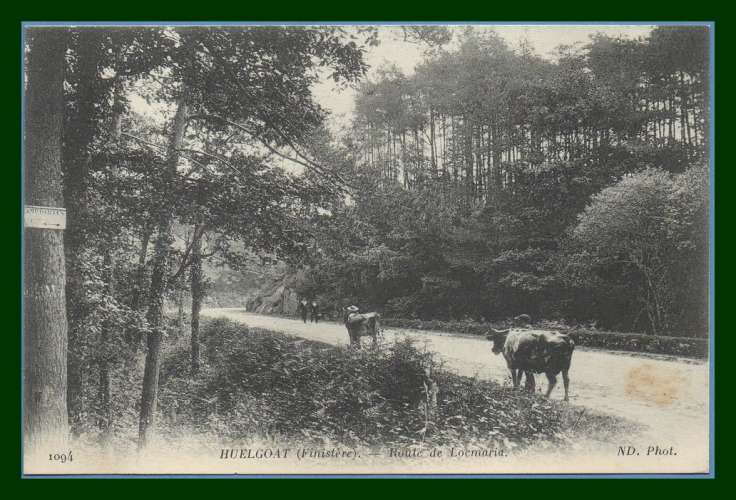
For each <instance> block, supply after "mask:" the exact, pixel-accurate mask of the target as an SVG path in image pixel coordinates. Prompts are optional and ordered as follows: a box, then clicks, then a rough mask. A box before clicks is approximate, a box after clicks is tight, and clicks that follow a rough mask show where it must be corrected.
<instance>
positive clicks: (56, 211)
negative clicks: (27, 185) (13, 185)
mask: <svg viewBox="0 0 736 500" xmlns="http://www.w3.org/2000/svg"><path fill="white" fill-rule="evenodd" d="M23 225H24V226H25V227H35V228H40V229H66V209H65V208H58V207H38V206H34V205H26V206H25V211H24V213H23Z"/></svg>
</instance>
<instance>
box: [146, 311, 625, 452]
mask: <svg viewBox="0 0 736 500" xmlns="http://www.w3.org/2000/svg"><path fill="white" fill-rule="evenodd" d="M203 330H204V331H206V342H207V346H206V349H205V350H204V353H205V359H204V360H203V368H202V371H201V373H200V376H199V377H198V378H196V379H190V378H189V377H188V375H187V370H186V367H187V366H188V356H187V355H186V354H187V353H186V349H187V346H186V345H184V344H182V345H179V346H176V347H175V349H174V350H173V351H172V352H171V353H169V354H168V356H167V357H166V360H165V362H164V366H163V369H162V378H161V398H160V401H161V404H160V409H161V412H162V413H163V414H164V415H166V414H168V413H169V412H171V408H172V407H175V409H176V411H177V412H178V415H179V420H178V423H179V425H186V426H187V427H188V428H189V429H198V430H199V431H201V432H204V433H209V434H215V435H216V436H217V437H218V438H219V439H223V438H225V439H232V440H242V439H243V437H245V436H250V437H256V436H282V437H285V438H287V439H290V440H295V441H300V442H308V443H315V444H316V443H321V444H324V443H325V442H340V443H344V444H346V445H349V446H355V445H366V446H377V445H383V446H390V445H398V446H405V445H414V444H419V443H421V442H424V443H431V444H433V445H469V444H483V445H484V446H500V447H509V446H517V445H525V444H531V443H535V442H538V441H540V440H542V441H544V442H545V443H553V442H556V443H563V442H566V441H567V440H569V438H570V436H571V434H570V433H571V432H572V431H569V430H568V429H569V428H570V426H569V424H570V421H571V419H572V418H581V422H579V423H578V425H577V426H574V428H575V431H574V432H575V433H583V432H585V429H586V422H588V419H594V418H604V419H608V420H606V422H607V427H608V428H610V429H612V430H615V429H619V428H620V427H621V425H622V424H621V422H620V421H619V420H616V419H613V418H612V417H594V416H584V417H580V416H579V415H578V412H575V411H574V409H573V408H572V407H570V406H569V405H561V404H559V403H557V402H555V401H549V400H546V399H542V398H540V397H538V396H536V395H532V394H527V393H523V392H518V391H513V390H511V389H509V388H507V387H502V386H500V385H498V384H496V383H494V382H491V381H479V380H475V379H469V378H466V377H461V376H458V375H455V374H452V373H449V372H446V371H443V370H442V369H441V367H439V366H437V363H436V362H435V360H434V359H433V357H432V355H431V353H428V352H426V351H423V350H421V349H419V348H417V347H416V345H415V344H414V342H413V341H412V340H410V339H404V340H400V341H398V342H396V343H394V344H392V345H391V346H389V347H381V346H379V347H377V348H371V349H363V350H354V349H348V348H337V347H331V346H326V345H323V344H318V343H314V342H310V341H306V340H301V339H297V338H294V337H289V336H286V335H283V334H280V333H273V332H268V331H264V330H259V329H253V328H248V327H245V326H241V325H237V324H235V323H232V322H229V321H226V320H214V321H210V322H208V323H207V324H206V325H205V326H204V328H203ZM181 366H183V367H185V368H184V369H181ZM427 369H429V370H430V372H431V373H432V374H433V375H432V377H433V379H434V380H435V382H437V384H438V386H439V393H438V406H437V410H436V413H435V416H434V419H433V421H432V422H431V425H430V426H429V427H428V426H427V421H426V413H425V409H424V407H423V406H422V402H423V401H425V397H426V393H425V382H426V381H427V378H426V377H427V373H428V372H427V371H426V370H427ZM591 421H592V420H591Z"/></svg>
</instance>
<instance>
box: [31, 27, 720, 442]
mask: <svg viewBox="0 0 736 500" xmlns="http://www.w3.org/2000/svg"><path fill="white" fill-rule="evenodd" d="M403 36H404V38H405V40H408V41H411V42H414V43H418V44H421V45H422V46H423V47H426V52H425V56H424V60H423V62H422V63H421V64H420V65H419V66H418V67H417V68H416V71H415V73H413V74H412V75H410V76H408V75H404V74H402V73H401V72H400V71H399V70H398V69H397V68H394V67H385V68H383V69H382V70H380V71H379V72H378V73H377V77H376V78H374V79H371V80H365V79H364V77H365V74H366V71H367V69H368V68H367V65H366V63H365V61H364V54H365V50H367V48H368V47H370V46H372V45H376V44H377V43H379V40H378V37H377V33H376V30H375V29H372V28H368V27H365V28H354V29H350V30H346V29H344V28H342V27H338V26H332V27H274V26H271V27H246V28H243V27H177V28H165V27H144V26H136V27H126V28H102V27H79V28H33V29H31V30H28V32H27V33H26V47H25V55H26V66H25V67H26V75H25V76H26V82H25V85H26V109H25V113H26V117H27V120H26V130H25V146H26V165H25V172H26V181H25V194H26V201H27V203H28V204H32V205H41V206H56V207H60V206H63V207H65V208H66V210H67V228H66V230H65V231H64V232H63V233H61V232H60V231H56V230H46V229H33V228H31V229H26V230H25V242H26V243H25V249H26V255H25V281H24V287H25V289H24V297H25V312H24V314H25V337H24V338H25V346H24V349H25V351H24V352H25V364H24V366H25V372H24V377H25V378H24V380H25V386H24V387H25V393H24V401H25V408H26V411H25V413H24V415H25V418H24V429H25V434H24V435H25V436H26V438H27V440H26V442H27V444H31V445H32V446H36V444H35V443H34V440H38V441H40V442H42V441H43V439H44V436H46V435H48V434H53V435H56V436H59V435H67V433H69V432H70V434H71V435H72V436H79V435H82V434H85V433H88V432H92V433H94V434H95V435H97V436H99V438H100V440H101V442H102V443H105V442H106V440H108V439H109V436H110V435H111V434H112V432H113V430H114V429H115V427H116V426H118V425H122V424H121V423H120V422H118V421H117V420H116V419H119V418H121V417H120V415H126V414H127V413H129V412H130V411H135V412H137V415H136V420H137V422H138V446H140V447H141V448H142V447H144V446H145V445H146V444H147V443H148V442H149V441H150V438H151V433H152V430H153V429H154V427H155V425H154V424H155V418H156V413H157V398H158V392H157V391H158V385H159V372H160V366H161V362H162V359H161V355H162V343H165V342H166V339H167V338H168V335H170V334H172V331H178V332H179V333H182V331H184V330H186V332H187V334H190V335H191V374H192V376H196V374H197V372H198V370H199V345H200V340H201V339H199V337H198V332H199V311H200V308H201V307H202V304H203V300H204V297H205V295H206V293H207V282H208V279H207V276H206V275H205V274H206V273H205V272H204V271H203V270H204V269H207V268H208V267H211V266H215V265H220V264H224V265H227V266H229V267H230V268H232V269H235V270H237V271H238V272H240V271H242V272H243V273H254V272H256V273H257V272H258V269H259V268H261V269H267V268H269V266H272V265H274V264H278V265H279V266H289V269H291V271H292V273H293V274H295V275H296V274H297V271H299V276H303V279H301V278H300V279H301V282H300V284H299V292H300V293H301V294H303V295H305V296H309V297H318V298H319V299H320V300H321V301H322V303H323V304H326V305H327V304H331V305H332V306H334V307H338V306H343V305H347V304H350V303H354V304H358V305H360V306H361V307H364V308H376V309H378V310H380V311H381V312H382V313H383V314H385V315H388V316H397V317H412V318H422V319H431V318H438V319H467V318H470V319H474V320H484V319H485V320H489V319H496V318H506V317H509V316H512V315H515V314H519V313H522V312H523V313H528V314H532V315H533V316H534V317H536V318H548V319H561V320H567V321H576V322H593V323H597V324H598V325H599V326H600V327H605V328H609V329H617V330H622V331H643V332H649V333H653V334H674V335H695V336H704V335H705V334H706V331H707V328H706V326H707V294H706V292H705V290H706V287H707V245H708V233H707V220H708V169H707V159H708V148H709V145H708V137H709V133H708V131H709V127H710V124H709V122H708V116H709V109H708V103H709V96H708V81H709V74H708V33H707V30H706V29H704V28H703V29H700V28H693V27H660V28H657V29H655V30H654V31H653V32H652V33H651V35H650V36H649V37H648V38H647V39H645V40H629V39H618V38H609V37H605V36H602V35H599V36H596V37H594V38H592V39H591V41H590V43H589V44H588V45H587V46H585V47H562V48H560V53H559V55H558V57H557V58H556V59H555V60H554V61H550V60H546V59H543V58H541V57H539V56H537V55H535V54H534V52H533V51H532V50H531V49H530V48H528V47H521V48H519V49H511V48H509V47H508V46H507V45H506V44H505V43H504V41H503V40H502V39H501V38H500V37H498V36H495V35H493V34H489V33H488V32H483V33H480V32H478V31H474V30H473V29H468V30H467V31H465V32H463V33H460V34H458V35H457V37H459V39H457V38H456V39H455V40H454V41H452V43H451V39H452V33H451V32H449V31H448V30H447V29H445V28H438V27H430V28H422V27H409V28H404V29H403ZM322 79H329V80H331V81H333V82H334V83H335V84H336V85H339V86H344V85H358V86H359V90H358V95H357V99H356V103H355V116H354V120H353V122H352V124H351V126H350V128H349V129H348V130H345V131H343V133H342V134H339V138H337V137H334V136H333V134H332V133H331V132H330V131H329V128H328V127H327V126H326V118H327V115H328V114H327V112H326V111H325V110H324V109H322V108H321V107H320V105H319V104H318V102H317V101H316V100H315V97H314V95H313V92H312V88H313V86H314V84H315V83H317V82H318V81H320V80H322ZM140 101H145V102H146V103H147V106H148V108H149V109H153V110H156V113H157V115H158V116H155V117H152V116H151V115H146V114H143V113H139V112H137V111H136V103H139V102H140ZM285 165H298V166H299V167H298V170H294V169H293V168H285ZM185 297H187V298H188V299H190V300H191V302H189V304H188V306H189V307H188V309H189V314H188V318H189V324H188V325H183V317H184V316H183V315H182V314H181V312H180V314H179V321H178V322H176V321H175V317H176V313H175V312H173V311H174V309H175V308H173V307H170V306H172V305H175V304H178V305H179V308H180V311H181V309H182V307H183V306H182V304H183V300H184V298H185ZM172 329H173V330H172ZM142 356H145V361H144V363H143V379H142V384H141V386H140V387H137V388H136V390H138V391H139V394H140V399H139V401H140V404H139V406H137V407H136V408H135V409H131V408H130V407H129V405H127V403H126V402H125V401H124V400H122V399H121V396H120V390H121V387H123V386H126V384H129V380H130V371H131V370H134V369H135V360H136V359H137V358H139V357H142ZM126 405H127V406H126ZM65 416H68V419H67V418H64V417H65ZM39 449H41V448H39Z"/></svg>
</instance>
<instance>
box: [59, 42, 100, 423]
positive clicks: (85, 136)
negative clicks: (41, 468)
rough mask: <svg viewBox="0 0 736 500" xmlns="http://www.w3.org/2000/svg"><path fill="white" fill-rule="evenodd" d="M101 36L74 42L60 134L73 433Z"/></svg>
mask: <svg viewBox="0 0 736 500" xmlns="http://www.w3.org/2000/svg"><path fill="white" fill-rule="evenodd" d="M101 40H102V32H101V31H100V30H98V29H82V30H80V33H79V40H78V42H77V51H76V53H77V65H76V71H75V73H74V75H73V81H75V82H76V96H75V101H76V112H75V113H74V114H73V115H72V116H71V118H70V121H69V127H68V129H67V130H66V131H65V134H64V141H65V154H64V202H65V204H66V207H67V211H68V212H67V215H68V218H67V220H68V225H67V229H66V233H65V234H64V245H65V250H66V266H67V274H66V300H67V311H68V314H69V357H68V360H67V369H68V376H69V380H68V382H69V390H68V393H67V404H68V407H69V420H70V423H71V426H72V432H74V433H75V434H76V433H77V432H78V430H79V426H80V424H81V422H80V419H81V415H82V414H83V413H84V408H83V407H82V404H83V403H82V386H83V379H82V370H81V365H82V361H83V360H82V357H81V356H82V355H81V352H82V344H83V339H82V335H84V321H85V318H86V315H87V308H86V307H85V305H84V304H85V292H84V285H83V283H84V280H85V278H84V275H83V271H82V265H81V259H82V257H81V254H82V252H83V249H84V245H85V240H86V237H85V232H86V231H85V221H86V220H87V211H88V209H87V184H88V177H89V165H90V153H89V149H90V143H91V142H92V140H93V138H94V136H95V132H96V121H95V117H96V114H97V112H96V108H95V104H96V102H97V101H98V97H99V95H98V94H99V90H97V89H98V86H97V80H98V74H97V66H98V60H99V56H100V54H99V52H100V50H99V49H100V43H101Z"/></svg>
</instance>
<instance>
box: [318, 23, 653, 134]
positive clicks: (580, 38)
mask: <svg viewBox="0 0 736 500" xmlns="http://www.w3.org/2000/svg"><path fill="white" fill-rule="evenodd" d="M466 26H467V25H456V26H450V27H451V28H452V29H455V30H457V33H458V34H459V33H460V32H461V31H462V30H463V29H464V28H465V27H466ZM653 28H654V26H644V25H559V24H558V25H475V29H476V30H493V31H495V32H496V33H498V34H499V35H500V36H501V37H502V38H503V39H504V40H505V41H506V43H507V44H508V45H509V46H510V47H511V48H517V47H519V46H520V43H521V42H522V41H524V40H526V41H527V42H528V43H529V44H530V45H531V46H532V47H533V49H534V51H535V52H536V53H537V54H538V55H539V56H542V57H544V58H549V59H552V58H553V55H554V53H555V52H556V50H555V49H556V48H557V47H558V46H560V45H573V44H578V43H579V44H585V43H587V42H588V41H589V39H590V36H591V35H593V34H595V33H599V32H600V33H605V34H607V35H610V36H624V37H627V38H637V37H640V36H646V35H648V34H649V32H650V31H651V30H652V29H653ZM456 38H457V37H456V36H455V37H453V42H452V43H451V45H450V47H452V44H454V43H455V40H456ZM380 40H381V43H380V45H379V46H377V47H371V48H369V50H368V51H367V53H366V62H367V63H368V65H369V66H370V70H369V71H368V77H369V78H370V77H372V76H374V75H375V71H376V69H377V68H378V67H380V66H382V65H384V64H386V63H389V64H395V65H396V66H398V67H399V68H400V69H401V70H402V71H403V72H404V73H406V74H412V73H413V72H414V67H415V66H416V65H417V64H418V63H419V62H421V60H422V51H423V49H424V47H422V46H421V45H419V44H416V43H411V42H405V41H403V35H402V30H401V27H400V26H383V27H382V28H381V30H380ZM313 91H314V93H315V97H316V98H317V101H318V102H319V103H320V104H321V105H322V107H323V108H325V109H326V110H328V111H329V112H330V113H331V114H332V117H331V121H332V126H333V127H334V128H336V129H337V130H339V129H341V128H343V126H344V125H346V124H348V123H349V122H350V118H351V117H352V113H353V100H354V97H355V90H353V89H346V90H344V91H340V90H339V89H338V88H336V86H335V85H334V83H332V82H329V81H327V82H324V83H321V84H319V85H316V86H315V87H314V89H313Z"/></svg>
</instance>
